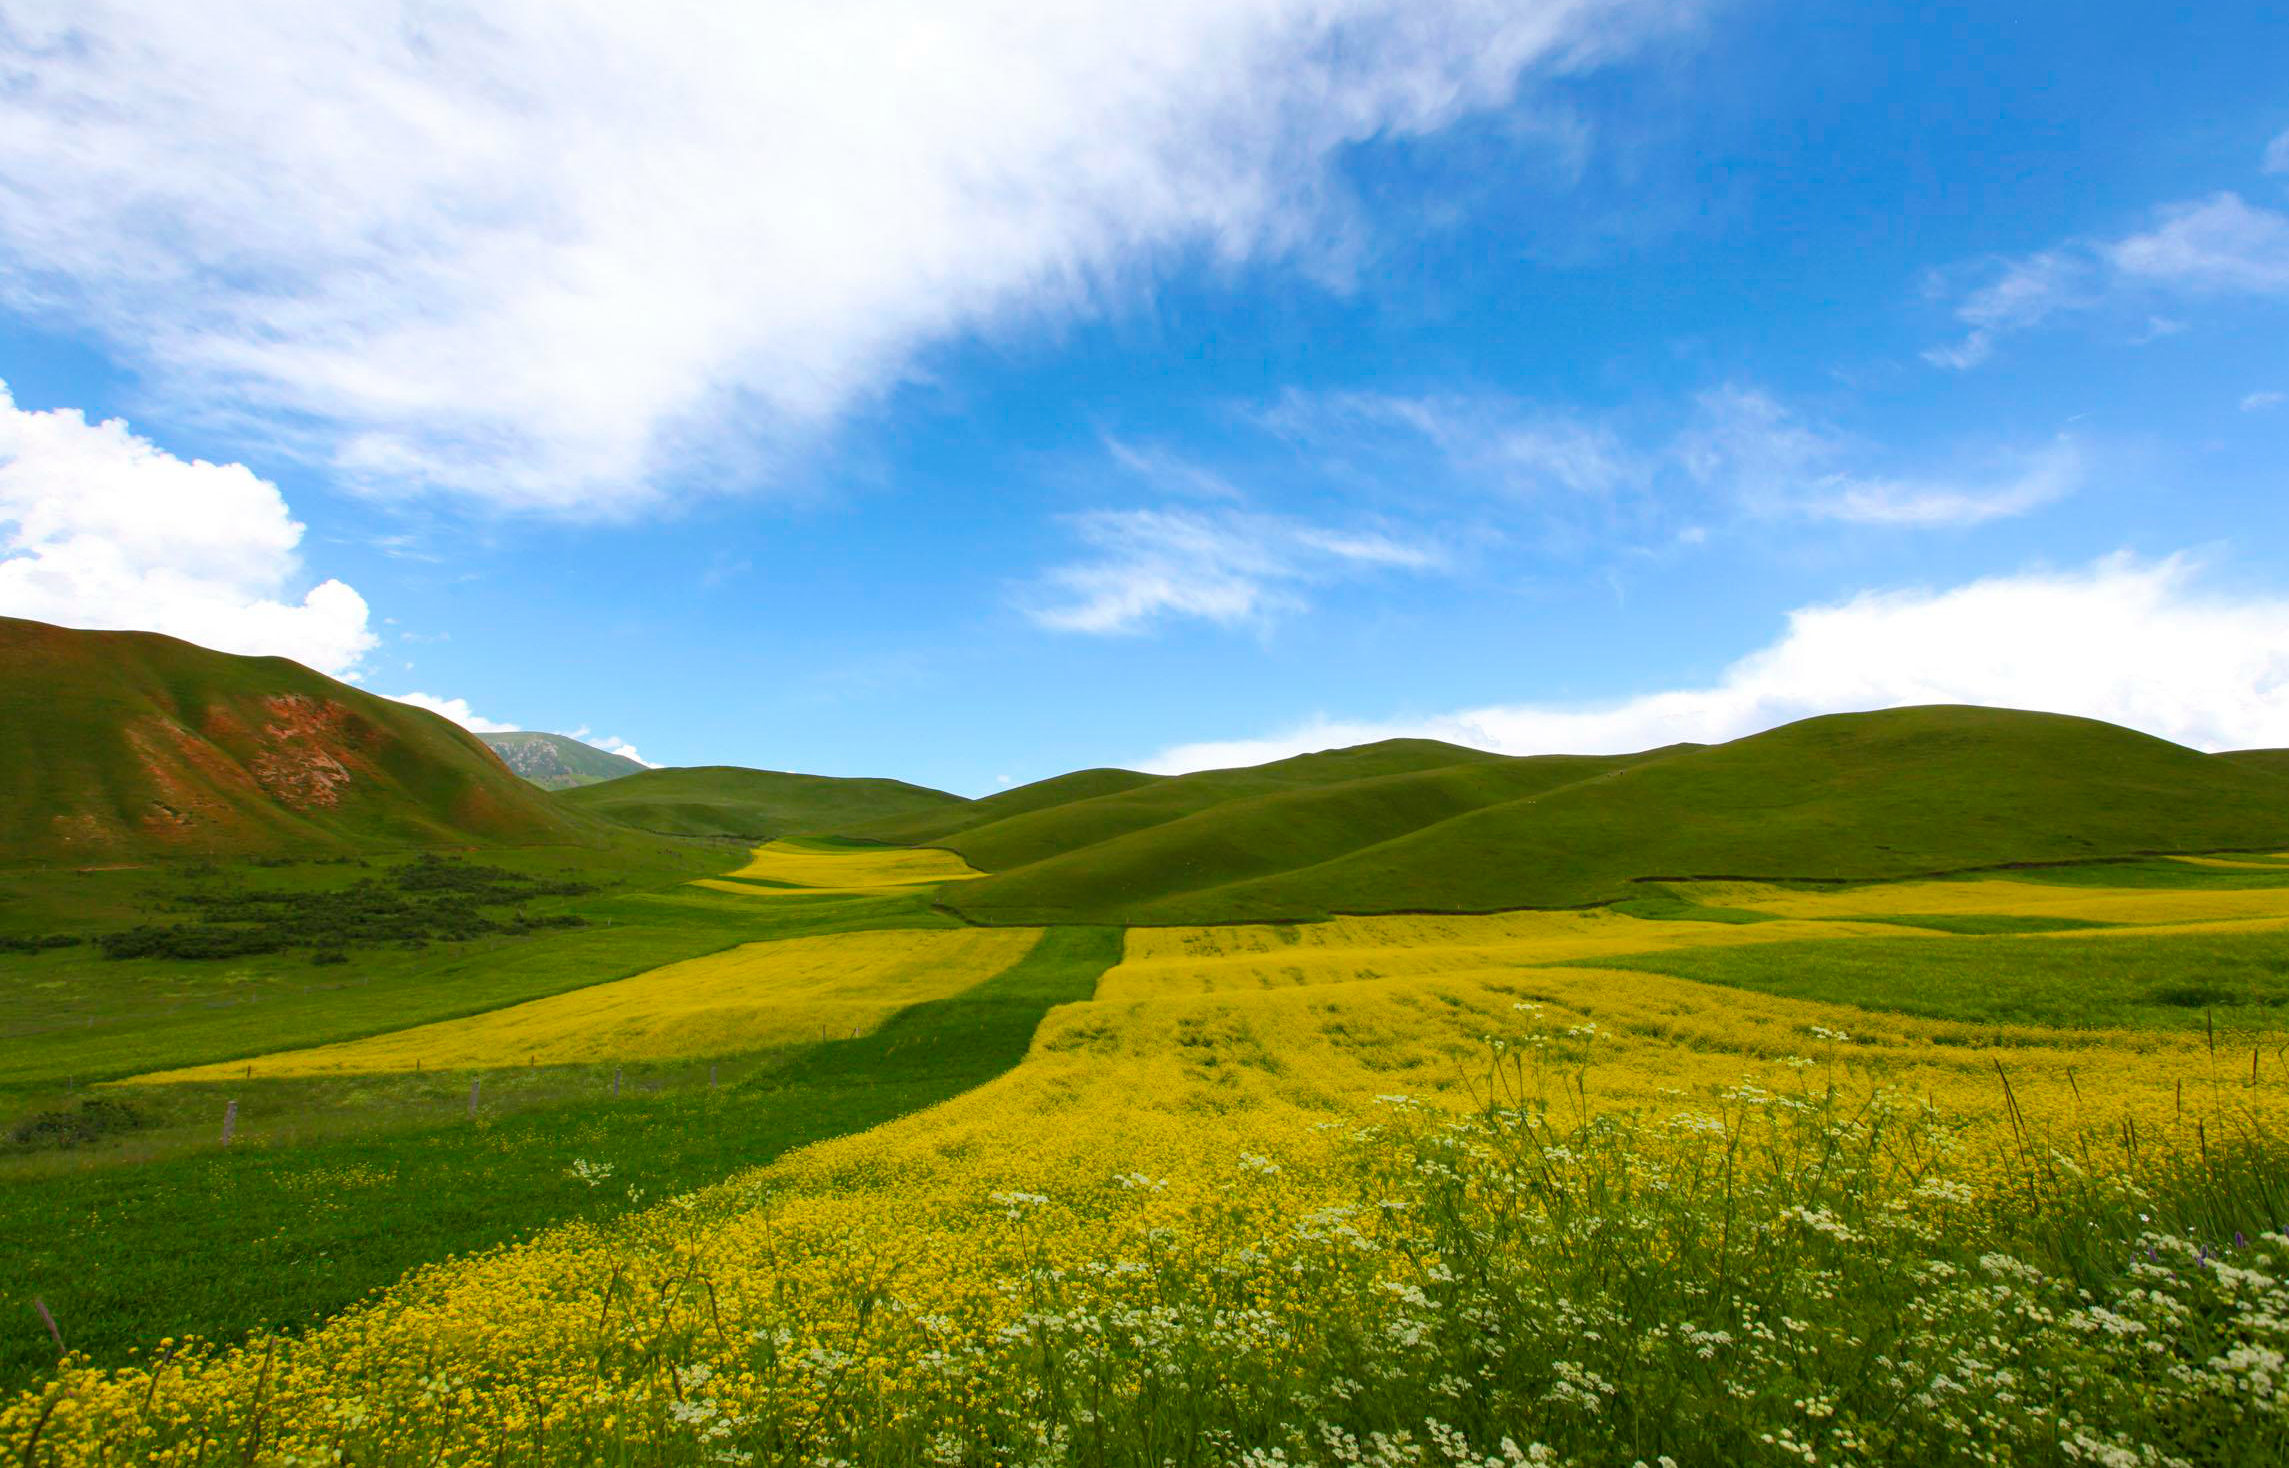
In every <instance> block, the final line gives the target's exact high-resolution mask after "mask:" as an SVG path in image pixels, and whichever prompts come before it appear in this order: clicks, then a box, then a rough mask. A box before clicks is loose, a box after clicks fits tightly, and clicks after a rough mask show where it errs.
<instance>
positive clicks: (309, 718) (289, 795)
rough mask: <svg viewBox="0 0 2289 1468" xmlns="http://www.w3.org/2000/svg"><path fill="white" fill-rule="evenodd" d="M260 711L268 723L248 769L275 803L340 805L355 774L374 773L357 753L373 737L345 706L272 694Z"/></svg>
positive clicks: (369, 728)
mask: <svg viewBox="0 0 2289 1468" xmlns="http://www.w3.org/2000/svg"><path fill="white" fill-rule="evenodd" d="M262 707H263V710H264V712H265V713H266V714H267V715H268V716H269V717H268V719H267V721H266V722H265V723H264V724H263V726H262V733H261V735H260V740H261V745H260V748H259V749H258V751H257V752H256V754H255V756H254V757H253V758H252V759H250V760H248V761H247V767H248V768H249V769H250V770H252V771H253V772H254V778H255V779H256V780H258V781H260V782H261V783H262V788H263V789H265V790H267V791H269V792H270V794H271V795H272V796H273V797H274V798H276V799H278V800H280V801H282V802H284V803H285V804H287V805H291V806H295V807H298V808H300V809H303V810H308V809H310V808H312V807H314V806H326V805H338V804H340V803H341V799H342V791H343V789H344V788H345V787H347V786H348V785H349V784H350V783H351V782H352V780H354V779H355V778H356V775H357V774H358V773H361V772H362V773H366V774H371V773H372V766H371V765H370V764H368V763H367V761H366V759H365V758H364V756H363V755H362V754H361V753H360V750H361V748H362V747H363V746H365V745H367V744H369V743H371V742H372V741H373V739H374V737H375V735H376V732H377V731H376V730H375V729H374V728H373V726H372V725H370V724H368V723H367V722H366V721H365V720H364V719H362V718H360V717H358V715H357V714H356V713H355V712H353V711H352V710H351V709H350V708H349V707H348V706H347V705H345V704H341V703H337V702H335V701H333V700H332V699H327V700H325V701H324V702H320V701H319V700H318V699H315V698H306V697H304V696H302V695H301V694H276V695H273V696H271V697H268V698H265V699H263V700H262Z"/></svg>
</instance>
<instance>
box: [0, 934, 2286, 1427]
mask: <svg viewBox="0 0 2289 1468" xmlns="http://www.w3.org/2000/svg"><path fill="white" fill-rule="evenodd" d="M1913 910H1915V911H1930V910H1932V909H1931V908H1930V907H1929V906H1923V907H1918V908H1915V909H1913ZM1553 917H1564V918H1566V919H1569V921H1564V922H1558V921H1545V919H1550V918H1553ZM1575 918H1580V919H1581V920H1580V921H1578V922H1575V921H1571V919H1575ZM1607 921H1627V920H1618V919H1588V918H1586V917H1582V915H1535V914H1524V915H1511V916H1509V917H1507V918H1502V919H1500V920H1499V921H1497V920H1488V919H1460V918H1454V919H1449V918H1438V919H1375V920H1343V923H1349V924H1352V926H1350V927H1348V928H1346V927H1344V926H1343V924H1342V923H1339V924H1328V925H1323V926H1315V927H1312V928H1306V929H1300V930H1293V931H1294V934H1295V936H1294V938H1293V940H1292V941H1291V940H1290V939H1289V938H1287V937H1283V936H1281V935H1280V934H1278V933H1277V932H1274V931H1272V930H1269V929H1253V928H1251V929H1231V930H1214V929H1209V930H1203V929H1189V930H1139V931H1136V932H1133V933H1132V934H1131V935H1130V937H1129V942H1128V956H1127V959H1126V961H1124V962H1123V963H1122V964H1121V965H1120V966H1118V967H1117V968H1115V969H1114V970H1113V971H1111V972H1110V973H1109V974H1108V975H1107V977H1106V979H1105V981H1104V982H1103V984H1102V985H1101V986H1100V990H1099V997H1098V998H1097V999H1095V1000H1094V1001H1091V1002H1086V1003H1079V1004H1071V1005H1066V1006H1064V1007H1062V1008H1059V1009H1057V1010H1054V1011H1053V1012H1052V1013H1051V1014H1050V1015H1049V1017H1048V1018H1047V1019H1046V1020H1045V1021H1044V1022H1043V1023H1042V1025H1041V1027H1040V1030H1039V1032H1038V1033H1037V1034H1036V1036H1035V1039H1034V1042H1033V1046H1032V1049H1031V1051H1030V1053H1029V1054H1028V1055H1027V1057H1026V1059H1025V1061H1024V1062H1023V1063H1022V1064H1021V1065H1019V1066H1018V1067H1017V1068H1016V1069H1014V1070H1012V1071H1010V1072H1008V1073H1006V1074H1004V1075H1002V1076H1001V1077H1000V1078H998V1079H996V1080H994V1081H992V1082H989V1083H988V1084H986V1085H983V1086H981V1087H979V1088H977V1089H975V1090H973V1091H970V1092H968V1093H966V1094H964V1095H962V1096H959V1097H957V1098H955V1099H953V1100H951V1101H949V1102H946V1103H944V1104H942V1105H939V1106H937V1107H934V1108H932V1109H930V1110H927V1111H923V1112H919V1113H916V1114H913V1115H910V1116H907V1117H905V1118H902V1119H900V1120H898V1121H895V1122H892V1123H890V1124H888V1125H886V1126H883V1127H880V1128H877V1129H875V1130H874V1131H871V1132H867V1133H863V1134H860V1135H857V1136H852V1137H846V1138H841V1139H838V1140H835V1141H830V1142H826V1143H822V1144H819V1145H817V1146H814V1147H811V1148H808V1149H805V1150H804V1151H802V1152H799V1153H796V1154H793V1155H791V1156H789V1157H787V1158H784V1159H782V1160H781V1161H779V1162H777V1163H775V1164H772V1165H770V1166H768V1167H764V1168H760V1169H755V1170H752V1171H750V1172H747V1173H744V1174H742V1175H740V1176H737V1177H734V1178H731V1179H729V1180H727V1181H726V1182H725V1183H723V1184H721V1185H719V1186H717V1187H714V1188H710V1189H706V1190H703V1191H701V1192H698V1193H695V1194H692V1195H688V1196H685V1197H681V1198H676V1199H672V1200H669V1201H668V1202H666V1203H664V1204H662V1205H660V1206H657V1207H653V1208H650V1209H646V1210H644V1211H642V1212H639V1213H635V1214H633V1215H631V1216H629V1217H627V1218H625V1219H624V1220H621V1221H620V1222H618V1223H615V1224H611V1225H585V1224H584V1225H579V1226H573V1227H566V1228H561V1229H556V1230H552V1231H549V1232H546V1233H544V1234H542V1235H540V1236H538V1237H536V1238H534V1239H532V1240H529V1241H527V1242H524V1243H521V1244H517V1245H512V1246H508V1247H504V1248H501V1249H497V1250H494V1251H491V1252H488V1253H485V1254H481V1255H478V1256H475V1257H471V1258H465V1259H458V1260H448V1261H443V1262H440V1263H438V1264H434V1265H431V1266H428V1267H426V1268H424V1269H421V1270H419V1271H416V1272H415V1273H414V1274H412V1275H410V1276H408V1277H407V1278H406V1279H405V1280H404V1281H403V1282H401V1283H400V1284H399V1285H398V1286H396V1287H395V1288H393V1289H391V1290H388V1291H386V1292H384V1293H382V1294H381V1295H379V1296H377V1297H375V1298H373V1299H372V1300H370V1301H368V1302H367V1303H365V1304H363V1305H361V1306H359V1307H357V1308H354V1309H352V1310H350V1311H347V1312H345V1313H343V1314H342V1315H339V1316H337V1317H335V1318H334V1319H332V1320H330V1321H328V1322H325V1323H323V1324H321V1325H319V1326H317V1327H315V1328H313V1329H311V1330H310V1331H308V1332H307V1333H305V1334H302V1335H299V1336H276V1337H262V1338H258V1339H255V1340H252V1341H249V1342H245V1343H236V1344H222V1345H212V1346H210V1345H205V1344H199V1343H190V1344H171V1345H170V1347H169V1349H168V1351H167V1353H166V1354H165V1355H164V1357H163V1358H153V1359H151V1360H147V1361H146V1362H145V1363H144V1364H143V1365H141V1366H136V1367H129V1368H124V1369H99V1368H97V1367H94V1366H91V1365H88V1364H86V1363H82V1362H76V1361H67V1362H66V1363H65V1364H64V1365H63V1366H62V1367H60V1368H59V1370H58V1371H57V1373H56V1374H55V1375H54V1376H53V1377H52V1378H51V1379H50V1380H48V1381H47V1382H45V1383H43V1384H42V1385H41V1386H40V1387H39V1388H38V1389H36V1390H34V1391H31V1392H28V1393H26V1394H24V1395H23V1396H21V1397H20V1398H19V1399H17V1400H16V1401H14V1402H13V1403H11V1404H9V1405H7V1406H6V1407H5V1409H0V1445H6V1446H8V1447H10V1448H12V1449H18V1448H20V1449H21V1452H22V1456H23V1457H24V1458H25V1460H26V1461H53V1462H60V1463H125V1462H129V1461H133V1462H139V1463H140V1462H161V1463H183V1464H189V1463H201V1462H210V1461H247V1462H254V1461H259V1462H279V1463H286V1462H350V1463H362V1464H385V1463H390V1464H394V1463H415V1462H420V1463H464V1462H466V1463H475V1462H487V1463H494V1462H521V1463H550V1462H582V1463H586V1462H614V1463H621V1462H625V1463H635V1462H643V1463H684V1462H690V1463H711V1462H712V1463H748V1462H757V1463H780V1462H801V1463H807V1464H817V1465H822V1468H831V1465H843V1464H851V1465H856V1464H878V1463H879V1464H890V1463H899V1464H905V1463H934V1464H944V1465H968V1464H977V1465H986V1464H1020V1463H1042V1464H1051V1463H1085V1464H1101V1463H1103V1464H1109V1463H1135V1464H1235V1465H1248V1468H1270V1465H1275V1464H1278V1465H1301V1464H1327V1465H1339V1464H1340V1465H1352V1464H1374V1465H1401V1464H1450V1465H1463V1464H1470V1465H1490V1468H1506V1465H1510V1464H1559V1463H1579V1464H1607V1463H1610V1464H1615V1465H1625V1468H1626V1465H1634V1464H1645V1465H1654V1464H1672V1465H1685V1464H1709V1465H1715V1464H1740V1463H1774V1464H1784V1463H1785V1464H1804V1463H1867V1464H1875V1463H1901V1462H1963V1461H1986V1462H2009V1463H2059V1464H2068V1463H2072V1464H2082V1463H2099V1464H2108V1465H2147V1464H2151V1465H2156V1468H2162V1465H2170V1464H2196V1463H2205V1464H2206V1463H2242V1462H2263V1461H2281V1460H2282V1458H2283V1456H2284V1454H2285V1453H2289V1415H2285V1413H2289V1407H2285V1404H2284V1397H2283V1389H2284V1372H2285V1369H2289V1366H2285V1363H2289V1356H2285V1353H2289V1238H2284V1237H2283V1236H2282V1235H2281V1234H2280V1233H2279V1232H2278V1231H2277V1230H2278V1226H2279V1223H2280V1221H2281V1219H2282V1217H2283V1202H2284V1200H2283V1197H2282V1178H2283V1176H2284V1175H2285V1173H2289V1166H2285V1164H2289V1152H2285V1150H2284V1149H2283V1148H2282V1147H2281V1146H2280V1145H2279V1144H2278V1142H2277V1141H2276V1140H2275V1139H2276V1138H2278V1137H2279V1136H2280V1135H2281V1124H2282V1121H2283V1113H2284V1109H2285V1108H2289V1088H2285V1087H2284V1084H2283V1079H2282V1075H2281V1070H2280V1067H2278V1066H2274V1067H2271V1068H2260V1069H2258V1070H2254V1071H2248V1072H2246V1073H2245V1070H2244V1067H2242V1066H2241V1065H2240V1064H2238V1063H2236V1062H2233V1061H2230V1060H2228V1059H2223V1058H2220V1057H2218V1056H2217V1055H2216V1054H2215V1053H2214V1052H2213V1051H2212V1049H2211V1045H2210V1041H2209V1040H2208V1039H2207V1038H2206V1037H2205V1036H2203V1035H2201V1034H2198V1033H2165V1032H2159V1031H2151V1032H2149V1031H2107V1030H2065V1029H2046V1028H2041V1027H2034V1026H2025V1027H2018V1028H2009V1027H2006V1028H2001V1029H1998V1028H1997V1027H1995V1026H1993V1025H1981V1026H1976V1027H1974V1026H1969V1025H1963V1024H1953V1023H1949V1022H1946V1021H1938V1020H1925V1019H1915V1018H1908V1017H1902V1016H1897V1015H1890V1014H1876V1013H1871V1012H1867V1011H1862V1010H1857V1009H1851V1008H1847V1007H1843V1006H1837V1005H1829V1004H1820V1003H1814V1002H1809V1001H1802V1000H1793V999H1785V998H1778V997H1773V996H1768V995H1762V994H1756V993H1750V992H1743V991H1737V990H1732V989H1722V988H1715V987H1711V986H1706V985H1701V984H1696V983H1693V982H1690V981H1687V980H1682V979H1674V978H1666V977H1661V976H1657V975H1650V974H1640V973H1631V972H1621V971H1615V970H1609V969H1600V968H1595V967H1586V966H1579V965H1567V966H1557V967H1534V968H1526V967H1521V966H1520V957H1521V955H1522V954H1524V953H1526V952H1528V951H1532V952H1534V953H1537V954H1539V955H1540V956H1541V958H1542V959H1543V960H1545V961H1546V960H1547V959H1548V958H1549V957H1550V956H1552V955H1553V954H1554V953H1556V952H1557V951H1558V950H1557V949H1554V948H1552V947H1549V946H1539V947H1538V946H1537V945H1541V944H1545V943H1547V944H1558V945H1563V944H1568V943H1577V942H1586V941H1590V940H1592V939H1595V938H1601V937H1602V936H1603V935H1602V933H1601V932H1600V931H1599V925H1600V924H1601V923H1603V922H1607ZM1410 923H1412V924H1415V926H1414V927H1412V928H1410V927H1408V926H1407V925H1408V924H1410ZM1361 924H1366V925H1367V926H1360V925H1361ZM1636 926H1638V927H1642V928H1659V929H1663V930H1688V929H1693V928H1699V927H1704V926H1707V925H1701V924H1690V923H1640V924H1637V925H1636ZM1798 926H1802V925H1799V924H1793V923H1788V924H1784V923H1770V924H1758V925H1752V926H1749V927H1744V928H1742V929H1739V930H1738V931H1741V932H1754V931H1757V930H1758V929H1769V928H1778V927H1798ZM1730 931H1733V930H1728V932H1730ZM1346 934H1348V935H1349V936H1348V937H1346V936H1345V935H1346ZM863 936H864V937H866V938H868V939H873V938H882V937H887V936H888V935H880V934H873V935H863ZM914 936H922V935H914ZM929 936H961V935H936V934H933V935H929ZM1704 936H1706V935H1704ZM1410 937H1411V939H1412V941H1410ZM1727 940H1728V939H1727V938H1718V939H1716V941H1727ZM1840 940H1841V941H1849V935H1848V933H1847V934H1845V935H1842V936H1841V939H1840ZM834 941H835V942H846V941H852V940H850V939H837V940H834ZM1743 941H1754V940H1743ZM1638 951H1643V950H1642V949H1640V950H1638ZM1410 952H1413V953H1414V954H1415V957H1414V958H1412V959H1410V958H1409V957H1408V955H1409V953H1410ZM1280 965H1297V966H1300V968H1301V971H1302V972H1303V973H1304V974H1305V975H1306V977H1302V978H1294V977H1287V976H1285V973H1284V970H1283V969H1282V968H1281V967H1280Z"/></svg>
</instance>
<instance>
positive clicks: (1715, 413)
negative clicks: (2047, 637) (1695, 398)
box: [1678, 386, 2083, 529]
mask: <svg viewBox="0 0 2289 1468" xmlns="http://www.w3.org/2000/svg"><path fill="white" fill-rule="evenodd" d="M1678 455H1679V457H1680V459H1681V460H1682V461H1683V462H1684V464H1685V465H1686V466H1687V468H1688V469H1689V471H1690V472H1691V473H1692V474H1693V475H1694V476H1695V477H1697V478H1699V479H1701V480H1702V481H1703V482H1705V483H1708V484H1712V485H1714V486H1717V487H1718V488H1720V489H1721V490H1722V491H1723V492H1724V493H1725V494H1726V495H1727V496H1729V497H1730V498H1732V499H1733V500H1734V501H1736V502H1737V503H1740V504H1742V505H1744V506H1746V507H1748V508H1749V509H1750V510H1751V511H1753V512H1755V513H1758V514H1763V515H1772V516H1794V517H1797V518H1802V519H1809V520H1826V521H1837V522H1844V523H1850V524H1859V525H1892V526H1900V527H1906V528H1924V529H1929V528H1935V527H1941V526H1966V525H1980V524H1984V523H1986V522H1988V521H1990V520H2000V519H2007V518H2010V517H2012V516H2017V515H2024V514H2027V513H2029V512H2030V511H2033V510H2036V509H2040V508H2041V507H2043V506H2044V505H2047V504H2050V503H2052V502H2053V501H2055V500H2058V499H2061V498H2064V497H2065V496H2066V495H2068V494H2071V493H2073V491H2074V489H2075V488H2076V486H2077V485H2078V484H2079V483H2080V482H2081V480H2082V477H2083V460H2082V454H2081V451H2080V449H2079V448H2078V447H2077V446H2076V444H2075V443H2074V442H2073V440H2071V439H2067V438H2063V437H2062V438H2060V439H2057V440H2054V441H2053V442H2051V443H2049V444H2046V445H2043V446H2041V447H2038V448H2033V449H2024V448H2019V449H2008V450H1999V451H1989V452H1988V453H1986V454H1983V455H1978V456H1975V457H1974V459H1973V461H1972V462H1968V463H1963V464H1959V465H1955V466H1951V467H1950V468H1948V469H1946V470H1941V469H1937V468H1933V467H1929V466H1916V467H1910V468H1907V469H1905V470H1897V469H1887V468H1885V467H1884V466H1883V463H1882V460H1883V459H1884V458H1885V457H1887V456H1885V455H1882V454H1879V453H1878V452H1876V451H1875V450H1874V449H1873V448H1872V447H1871V446H1869V445H1867V444H1865V443H1862V442H1860V441H1858V440H1857V439H1855V438H1853V437H1851V436H1850V435H1847V434H1845V433H1842V432H1840V431H1839V430H1837V429H1835V428H1833V427H1830V426H1828V425H1825V424H1822V423H1820V422H1817V421H1816V420H1813V419H1810V418H1808V417H1806V416H1805V415H1803V414H1802V413H1799V412H1797V411H1795V410H1794V409H1791V408H1790V407H1788V406H1787V405H1785V404H1783V403H1782V402H1780V401H1779V400H1778V399H1776V398H1774V397H1772V396H1771V395H1770V394H1768V393H1764V392H1762V391H1759V390H1756V389H1753V388H1743V387H1737V386H1736V387H1725V388H1720V389H1717V390H1714V391H1711V392H1708V393H1704V394H1702V396H1701V399H1700V403H1699V413H1698V416H1697V420H1696V421H1695V423H1694V424H1693V426H1692V427H1691V428H1689V429H1688V430H1687V431H1686V433H1685V434H1684V435H1683V437H1682V438H1681V439H1680V440H1679V442H1678Z"/></svg>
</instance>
